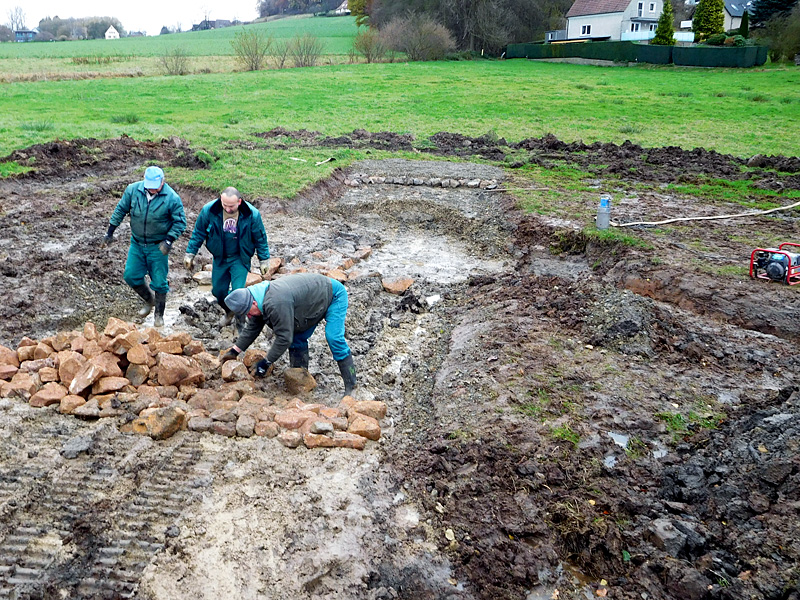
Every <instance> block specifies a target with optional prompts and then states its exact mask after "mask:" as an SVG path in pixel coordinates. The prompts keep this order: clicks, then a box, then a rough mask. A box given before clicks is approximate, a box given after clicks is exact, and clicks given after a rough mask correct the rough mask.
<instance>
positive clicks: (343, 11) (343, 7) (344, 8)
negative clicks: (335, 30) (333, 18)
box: [333, 0, 350, 15]
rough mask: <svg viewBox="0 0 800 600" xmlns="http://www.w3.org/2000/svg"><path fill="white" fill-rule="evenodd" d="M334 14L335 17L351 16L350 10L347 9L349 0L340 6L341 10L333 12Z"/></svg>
mask: <svg viewBox="0 0 800 600" xmlns="http://www.w3.org/2000/svg"><path fill="white" fill-rule="evenodd" d="M333 14H335V15H349V14H350V9H349V8H348V7H347V0H344V2H342V3H341V4H340V5H339V8H337V9H336V10H334V11H333Z"/></svg>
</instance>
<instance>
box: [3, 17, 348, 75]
mask: <svg viewBox="0 0 800 600" xmlns="http://www.w3.org/2000/svg"><path fill="white" fill-rule="evenodd" d="M246 28H247V29H251V28H252V29H256V30H258V31H264V32H265V33H267V34H268V35H271V36H272V37H273V38H275V39H276V40H277V39H282V38H292V37H294V36H295V35H297V34H300V35H302V34H304V33H311V34H313V35H315V36H317V37H319V38H320V40H321V41H322V43H323V45H324V53H325V54H347V52H348V50H350V47H351V46H352V40H353V37H354V36H355V35H356V25H355V18H354V17H290V18H286V19H276V20H274V21H268V22H266V23H255V24H252V25H247V26H246ZM240 31H242V26H237V27H225V28H223V29H211V30H208V31H186V32H182V33H172V34H169V35H158V36H149V37H132V38H120V39H118V40H80V41H71V42H33V43H31V42H28V43H24V44H17V43H5V44H0V73H2V71H3V63H2V59H4V58H13V59H26V58H71V57H73V56H93V55H98V54H99V55H128V56H131V55H133V56H161V55H163V54H164V53H165V52H167V51H169V50H171V49H173V48H182V49H183V50H185V51H186V53H187V54H188V55H189V56H228V55H233V49H232V48H231V40H232V39H233V37H234V35H236V33H237V32H240Z"/></svg>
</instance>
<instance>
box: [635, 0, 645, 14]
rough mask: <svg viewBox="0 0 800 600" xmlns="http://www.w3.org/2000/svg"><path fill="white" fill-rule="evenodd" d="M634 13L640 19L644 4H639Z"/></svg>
mask: <svg viewBox="0 0 800 600" xmlns="http://www.w3.org/2000/svg"><path fill="white" fill-rule="evenodd" d="M636 12H637V13H639V14H638V16H640V17H641V16H642V13H643V12H644V2H639V6H638V8H637V9H636Z"/></svg>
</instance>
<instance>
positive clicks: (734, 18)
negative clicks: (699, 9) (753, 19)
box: [722, 0, 753, 31]
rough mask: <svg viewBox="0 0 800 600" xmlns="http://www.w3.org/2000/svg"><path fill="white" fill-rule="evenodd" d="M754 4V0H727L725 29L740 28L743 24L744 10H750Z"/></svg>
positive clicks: (723, 26)
mask: <svg viewBox="0 0 800 600" xmlns="http://www.w3.org/2000/svg"><path fill="white" fill-rule="evenodd" d="M752 5H753V2H752V0H725V12H724V16H725V21H724V23H723V25H722V28H723V29H724V30H725V31H730V30H731V29H739V26H741V24H742V17H743V16H744V11H746V10H747V11H749V10H750V9H751V7H752Z"/></svg>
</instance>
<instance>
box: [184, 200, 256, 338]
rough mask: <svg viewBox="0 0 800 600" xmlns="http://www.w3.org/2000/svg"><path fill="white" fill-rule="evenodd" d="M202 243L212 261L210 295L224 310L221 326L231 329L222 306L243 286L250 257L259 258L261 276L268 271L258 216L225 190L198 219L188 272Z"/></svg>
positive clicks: (189, 250) (186, 263)
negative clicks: (227, 326)
mask: <svg viewBox="0 0 800 600" xmlns="http://www.w3.org/2000/svg"><path fill="white" fill-rule="evenodd" d="M204 242H205V245H206V248H208V251H209V252H211V255H212V256H213V257H214V268H213V270H212V271H211V293H212V294H213V296H214V297H215V298H216V299H217V302H219V305H220V306H221V307H222V308H223V309H224V310H225V317H223V319H222V322H221V325H223V326H225V325H230V324H231V322H232V321H233V318H234V316H235V315H234V314H233V312H232V311H231V310H229V309H228V307H227V306H226V305H225V297H226V296H227V295H228V293H229V292H230V291H231V290H236V289H239V288H243V287H244V286H245V284H246V283H247V274H248V273H249V272H250V262H251V260H252V259H253V255H254V254H258V260H259V268H260V269H261V274H262V275H264V274H265V273H266V272H267V270H268V269H269V245H268V243H267V232H266V231H265V230H264V222H263V221H262V220H261V213H259V212H258V209H257V208H256V207H255V206H253V205H252V204H250V203H249V202H247V201H245V200H242V195H241V194H240V193H239V190H237V189H236V188H235V187H228V188H225V189H224V190H223V192H222V193H221V194H220V197H219V198H218V199H216V200H214V201H212V202H209V203H208V204H206V205H205V206H204V207H203V209H202V210H201V211H200V214H199V215H198V216H197V221H196V222H195V224H194V230H193V231H192V237H191V239H190V240H189V245H188V246H186V254H185V255H184V258H183V264H184V266H185V267H186V268H187V269H191V268H192V266H193V265H194V257H195V256H196V255H197V252H198V250H200V247H201V246H202V245H203V243H204ZM242 321H244V319H242Z"/></svg>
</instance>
